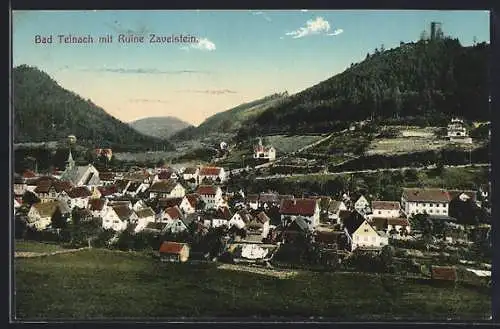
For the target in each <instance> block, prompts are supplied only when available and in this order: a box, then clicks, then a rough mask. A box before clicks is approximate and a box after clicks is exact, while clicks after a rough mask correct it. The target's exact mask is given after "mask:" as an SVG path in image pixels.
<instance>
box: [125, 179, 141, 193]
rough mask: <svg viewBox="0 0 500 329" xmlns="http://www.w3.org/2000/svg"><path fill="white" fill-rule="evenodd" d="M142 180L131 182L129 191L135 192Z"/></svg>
mask: <svg viewBox="0 0 500 329" xmlns="http://www.w3.org/2000/svg"><path fill="white" fill-rule="evenodd" d="M141 184H142V182H139V181H135V182H130V185H129V186H128V187H127V191H128V192H135V191H137V189H138V188H139V187H140V186H141Z"/></svg>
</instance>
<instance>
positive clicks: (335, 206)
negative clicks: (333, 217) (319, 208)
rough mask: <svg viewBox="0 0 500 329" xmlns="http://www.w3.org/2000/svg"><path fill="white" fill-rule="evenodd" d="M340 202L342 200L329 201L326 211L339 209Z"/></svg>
mask: <svg viewBox="0 0 500 329" xmlns="http://www.w3.org/2000/svg"><path fill="white" fill-rule="evenodd" d="M341 204H342V201H337V200H332V201H330V204H329V205H328V211H330V212H333V213H335V212H337V211H339V208H340V205H341Z"/></svg>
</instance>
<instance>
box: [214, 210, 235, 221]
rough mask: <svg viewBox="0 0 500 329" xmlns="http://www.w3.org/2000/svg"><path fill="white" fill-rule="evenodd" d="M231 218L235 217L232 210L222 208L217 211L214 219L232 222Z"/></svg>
mask: <svg viewBox="0 0 500 329" xmlns="http://www.w3.org/2000/svg"><path fill="white" fill-rule="evenodd" d="M231 217H233V214H231V210H229V208H228V207H220V208H218V209H217V210H216V212H215V217H214V218H216V219H225V220H230V219H231Z"/></svg>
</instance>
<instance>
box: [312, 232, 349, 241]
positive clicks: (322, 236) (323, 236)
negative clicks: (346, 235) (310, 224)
mask: <svg viewBox="0 0 500 329" xmlns="http://www.w3.org/2000/svg"><path fill="white" fill-rule="evenodd" d="M342 234H343V232H327V231H316V232H315V233H314V240H315V241H316V242H319V243H323V244H334V243H337V242H338V239H339V237H340V236H341V235H342Z"/></svg>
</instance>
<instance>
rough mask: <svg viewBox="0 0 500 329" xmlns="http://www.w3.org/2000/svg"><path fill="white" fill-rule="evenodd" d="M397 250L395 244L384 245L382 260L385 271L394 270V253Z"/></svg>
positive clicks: (381, 254) (381, 253)
mask: <svg viewBox="0 0 500 329" xmlns="http://www.w3.org/2000/svg"><path fill="white" fill-rule="evenodd" d="M395 253H396V251H395V249H394V247H393V246H390V245H387V246H384V247H383V248H382V250H381V252H380V260H381V262H382V266H383V268H384V271H385V272H387V273H388V272H392V271H393V267H394V255H395Z"/></svg>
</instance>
